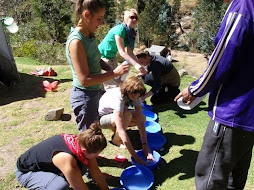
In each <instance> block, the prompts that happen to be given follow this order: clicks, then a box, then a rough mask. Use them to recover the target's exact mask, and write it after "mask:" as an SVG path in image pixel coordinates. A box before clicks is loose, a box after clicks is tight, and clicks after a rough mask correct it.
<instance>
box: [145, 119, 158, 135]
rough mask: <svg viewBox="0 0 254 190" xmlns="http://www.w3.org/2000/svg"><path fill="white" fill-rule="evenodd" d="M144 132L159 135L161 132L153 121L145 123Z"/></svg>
mask: <svg viewBox="0 0 254 190" xmlns="http://www.w3.org/2000/svg"><path fill="white" fill-rule="evenodd" d="M145 126H146V132H147V133H159V132H161V126H160V125H159V123H157V122H155V121H146V122H145Z"/></svg>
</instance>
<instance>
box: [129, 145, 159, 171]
mask: <svg viewBox="0 0 254 190" xmlns="http://www.w3.org/2000/svg"><path fill="white" fill-rule="evenodd" d="M136 153H137V155H138V156H139V157H141V158H142V159H143V160H146V158H145V156H144V153H143V150H138V151H137V152H136ZM152 153H153V157H154V162H149V161H147V160H146V162H147V163H148V165H140V164H138V163H137V162H135V160H134V159H133V157H131V163H132V164H135V165H136V166H144V167H147V168H149V169H150V170H154V169H155V168H157V166H158V164H159V163H160V161H161V155H160V154H159V153H158V152H156V151H152Z"/></svg>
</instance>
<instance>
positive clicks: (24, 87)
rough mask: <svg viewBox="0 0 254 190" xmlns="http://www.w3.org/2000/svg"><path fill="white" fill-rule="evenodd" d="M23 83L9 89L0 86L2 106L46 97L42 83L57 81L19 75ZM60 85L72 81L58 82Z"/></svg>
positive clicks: (0, 103) (0, 102)
mask: <svg viewBox="0 0 254 190" xmlns="http://www.w3.org/2000/svg"><path fill="white" fill-rule="evenodd" d="M19 74H20V78H21V82H19V83H17V84H16V85H15V86H14V87H12V88H8V87H5V86H2V85H0V94H1V99H0V106H1V105H6V104H9V103H11V102H16V101H20V100H29V99H34V98H38V97H45V93H46V91H45V90H44V88H43V86H42V81H44V80H48V81H49V82H53V81H56V80H57V79H54V78H50V77H38V76H34V75H30V74H25V73H19ZM57 81H58V84H60V83H64V82H69V81H71V80H70V79H61V80H57Z"/></svg>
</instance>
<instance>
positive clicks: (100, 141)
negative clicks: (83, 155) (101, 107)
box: [78, 122, 107, 153]
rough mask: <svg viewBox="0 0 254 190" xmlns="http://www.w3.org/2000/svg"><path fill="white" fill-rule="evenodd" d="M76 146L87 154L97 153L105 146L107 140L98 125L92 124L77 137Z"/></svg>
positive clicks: (96, 123)
mask: <svg viewBox="0 0 254 190" xmlns="http://www.w3.org/2000/svg"><path fill="white" fill-rule="evenodd" d="M78 144H79V146H81V147H84V148H85V149H86V150H87V152H88V153H97V152H99V151H102V150H103V149H104V148H106V146H107V140H106V138H105V136H104V135H103V133H102V131H101V129H100V128H99V123H98V122H94V123H92V124H91V125H90V127H89V128H88V129H86V130H85V131H83V132H82V133H80V134H79V135H78Z"/></svg>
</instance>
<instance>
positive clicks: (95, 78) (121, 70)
mask: <svg viewBox="0 0 254 190" xmlns="http://www.w3.org/2000/svg"><path fill="white" fill-rule="evenodd" d="M69 51H70V55H71V60H72V64H73V67H74V70H75V72H76V74H77V77H78V80H79V82H80V83H81V84H82V85H83V86H84V87H87V86H92V85H96V84H101V83H103V82H105V81H107V80H110V79H112V78H115V77H118V76H121V75H123V74H125V73H127V72H128V71H129V66H128V65H119V66H118V67H117V68H115V69H114V70H113V71H109V72H106V73H104V74H96V75H91V74H90V71H89V67H88V63H87V55H86V51H85V48H84V46H83V44H82V42H81V41H80V40H76V39H75V40H72V41H71V43H70V45H69Z"/></svg>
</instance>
